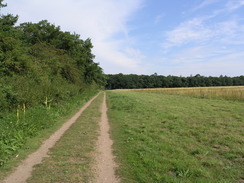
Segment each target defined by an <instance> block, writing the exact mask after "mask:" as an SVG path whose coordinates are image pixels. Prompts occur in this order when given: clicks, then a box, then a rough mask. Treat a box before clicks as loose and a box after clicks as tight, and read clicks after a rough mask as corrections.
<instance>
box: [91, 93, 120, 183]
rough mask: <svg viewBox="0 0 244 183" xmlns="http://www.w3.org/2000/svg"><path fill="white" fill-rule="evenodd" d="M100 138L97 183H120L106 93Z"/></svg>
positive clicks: (96, 169)
mask: <svg viewBox="0 0 244 183" xmlns="http://www.w3.org/2000/svg"><path fill="white" fill-rule="evenodd" d="M101 112H102V116H101V121H100V136H99V137H98V143H97V156H96V157H95V164H94V166H95V168H94V169H95V172H96V179H95V182H96V183H118V182H119V179H118V178H117V177H116V176H115V168H116V167H117V165H116V163H115V162H114V156H113V153H112V144H113V141H112V140H111V139H110V135H109V123H108V117H107V105H106V94H105V93H104V98H103V103H102V107H101Z"/></svg>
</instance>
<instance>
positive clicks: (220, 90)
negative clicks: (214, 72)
mask: <svg viewBox="0 0 244 183" xmlns="http://www.w3.org/2000/svg"><path fill="white" fill-rule="evenodd" d="M123 91H142V92H163V93H169V94H179V95H189V96H196V97H202V98H222V99H229V100H241V101H244V86H224V87H189V88H147V89H125V90H123Z"/></svg>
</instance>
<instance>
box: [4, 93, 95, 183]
mask: <svg viewBox="0 0 244 183" xmlns="http://www.w3.org/2000/svg"><path fill="white" fill-rule="evenodd" d="M96 93H97V91H95V90H94V91H87V92H84V93H82V94H81V95H79V96H76V97H73V98H71V99H69V100H66V101H65V102H63V103H62V104H59V105H56V106H51V108H50V110H48V109H47V108H46V107H45V106H36V107H33V108H30V109H28V110H27V112H26V116H25V118H24V116H23V112H21V114H20V120H19V121H18V122H17V120H16V114H2V115H1V118H0V144H1V145H0V162H1V163H0V164H1V166H0V180H2V179H3V178H4V177H5V176H6V175H8V174H9V173H10V172H11V171H12V170H13V168H14V167H16V166H17V165H18V164H19V163H20V161H21V160H23V159H25V158H26V157H27V155H28V154H30V153H31V152H34V151H35V150H37V149H38V148H39V146H40V145H41V143H42V142H43V140H45V139H47V138H48V137H49V136H50V135H51V134H52V133H54V132H55V131H56V130H57V129H59V128H60V127H61V125H62V124H63V123H64V122H65V121H67V120H68V119H69V118H70V117H71V116H72V115H74V114H75V113H76V112H77V111H78V109H79V108H80V107H81V106H82V105H83V104H84V103H85V102H86V101H88V100H89V99H90V98H91V97H92V96H94V95H95V94H96Z"/></svg>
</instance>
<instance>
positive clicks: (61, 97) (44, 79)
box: [0, 0, 106, 165]
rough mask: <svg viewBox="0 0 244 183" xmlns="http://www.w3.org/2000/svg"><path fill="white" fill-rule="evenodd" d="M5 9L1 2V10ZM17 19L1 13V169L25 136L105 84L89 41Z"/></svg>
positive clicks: (54, 28) (53, 26)
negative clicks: (71, 100) (65, 105)
mask: <svg viewBox="0 0 244 183" xmlns="http://www.w3.org/2000/svg"><path fill="white" fill-rule="evenodd" d="M5 6H6V5H5V4H4V3H3V0H0V9H1V8H3V7H5ZM17 20H18V16H14V15H11V14H7V15H2V14H0V165H3V164H4V163H5V162H6V161H7V160H8V159H9V158H10V157H11V155H13V154H14V153H15V152H16V151H17V150H18V149H19V148H20V147H22V146H23V144H24V143H25V140H26V138H29V137H31V136H32V135H36V134H37V133H39V131H40V130H42V129H44V128H48V127H50V125H52V120H51V118H52V117H54V119H55V116H58V115H59V113H60V112H64V110H61V111H55V110H57V109H59V107H60V106H62V104H63V103H64V101H67V100H68V99H69V98H73V97H75V96H78V95H80V94H84V91H86V90H87V89H90V88H92V89H93V90H94V91H97V89H98V88H102V87H104V85H105V80H106V79H105V76H104V74H103V71H102V69H101V67H100V66H99V64H97V63H94V62H93V59H94V55H93V54H92V51H91V49H92V43H91V40H90V39H87V40H85V41H84V40H81V39H80V36H79V35H77V34H71V33H70V32H62V31H61V29H60V27H59V26H55V25H53V24H50V23H49V22H48V21H47V20H43V21H40V22H38V23H31V22H28V23H23V24H21V25H19V26H15V23H16V22H17ZM90 92H91V93H92V91H90ZM23 106H24V107H23ZM47 109H48V110H47ZM53 110H54V111H53ZM24 111H25V112H24ZM53 115H54V116H53ZM39 118H40V119H39ZM42 120H43V121H42Z"/></svg>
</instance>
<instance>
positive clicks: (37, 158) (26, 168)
mask: <svg viewBox="0 0 244 183" xmlns="http://www.w3.org/2000/svg"><path fill="white" fill-rule="evenodd" d="M97 96H98V95H97ZM97 96H95V97H93V98H92V99H91V100H90V101H88V102H87V103H86V104H85V105H84V106H83V107H82V108H81V109H80V111H79V112H77V113H76V114H75V115H74V116H73V117H72V118H71V119H70V120H68V121H67V122H66V123H64V124H63V126H62V127H61V128H60V129H59V130H58V131H56V132H55V133H54V134H53V135H51V136H50V137H49V139H47V140H46V141H45V142H44V143H43V144H42V145H41V147H40V148H39V149H38V150H37V151H36V152H34V153H32V154H30V155H29V156H28V157H27V159H25V160H24V161H23V162H22V163H21V164H20V165H19V166H18V167H17V169H16V170H15V171H14V172H13V173H12V174H10V175H9V176H8V177H7V178H6V179H5V180H4V183H25V182H26V180H27V179H28V178H29V177H31V172H32V170H33V166H34V165H37V164H39V163H41V161H42V159H43V158H44V157H47V156H48V154H47V153H48V150H49V148H51V147H53V146H54V145H55V143H56V142H57V141H58V140H59V139H60V137H61V136H62V135H63V134H64V132H65V131H66V130H68V129H69V127H70V126H71V125H72V124H73V123H74V122H75V121H76V120H77V119H78V117H79V116H80V115H81V114H82V112H83V111H84V110H85V109H86V108H87V107H88V106H89V105H90V104H91V102H92V101H93V100H94V99H95V98H96V97H97Z"/></svg>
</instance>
